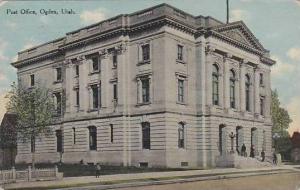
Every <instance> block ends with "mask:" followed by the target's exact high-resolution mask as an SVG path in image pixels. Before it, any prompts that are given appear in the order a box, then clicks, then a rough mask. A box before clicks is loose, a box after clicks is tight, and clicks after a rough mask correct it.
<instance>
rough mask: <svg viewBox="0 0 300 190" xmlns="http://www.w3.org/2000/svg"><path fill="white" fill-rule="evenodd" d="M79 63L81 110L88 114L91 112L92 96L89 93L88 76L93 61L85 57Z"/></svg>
mask: <svg viewBox="0 0 300 190" xmlns="http://www.w3.org/2000/svg"><path fill="white" fill-rule="evenodd" d="M79 61H80V62H81V64H80V65H79V70H80V73H79V78H78V81H79V97H80V110H84V111H85V112H87V111H88V110H89V102H90V96H89V95H90V94H89V91H88V87H89V86H88V75H89V64H91V60H87V59H85V57H84V56H83V57H80V58H79Z"/></svg>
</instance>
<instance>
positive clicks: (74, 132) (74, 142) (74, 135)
mask: <svg viewBox="0 0 300 190" xmlns="http://www.w3.org/2000/svg"><path fill="white" fill-rule="evenodd" d="M72 129H73V144H76V130H75V127H73V128H72Z"/></svg>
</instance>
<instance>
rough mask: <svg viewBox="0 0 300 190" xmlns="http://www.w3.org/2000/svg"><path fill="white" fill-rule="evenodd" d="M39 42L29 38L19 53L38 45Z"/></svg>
mask: <svg viewBox="0 0 300 190" xmlns="http://www.w3.org/2000/svg"><path fill="white" fill-rule="evenodd" d="M38 44H39V42H38V41H37V40H35V39H34V38H30V39H29V40H27V41H26V42H25V44H24V46H23V47H22V49H21V51H23V50H26V49H30V48H32V47H34V46H36V45H38Z"/></svg>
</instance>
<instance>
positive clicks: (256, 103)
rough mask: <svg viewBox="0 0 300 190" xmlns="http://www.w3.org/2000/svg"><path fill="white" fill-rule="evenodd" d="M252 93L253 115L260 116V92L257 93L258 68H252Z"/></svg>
mask: <svg viewBox="0 0 300 190" xmlns="http://www.w3.org/2000/svg"><path fill="white" fill-rule="evenodd" d="M253 89H254V90H253V91H254V100H253V102H254V115H255V116H259V115H260V110H259V109H260V107H259V103H260V97H259V95H260V92H259V68H258V67H255V68H254V85H253Z"/></svg>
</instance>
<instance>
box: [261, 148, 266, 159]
mask: <svg viewBox="0 0 300 190" xmlns="http://www.w3.org/2000/svg"><path fill="white" fill-rule="evenodd" d="M260 155H261V161H262V162H264V161H265V157H266V154H265V151H264V149H263V150H262V151H261V153H260Z"/></svg>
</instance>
